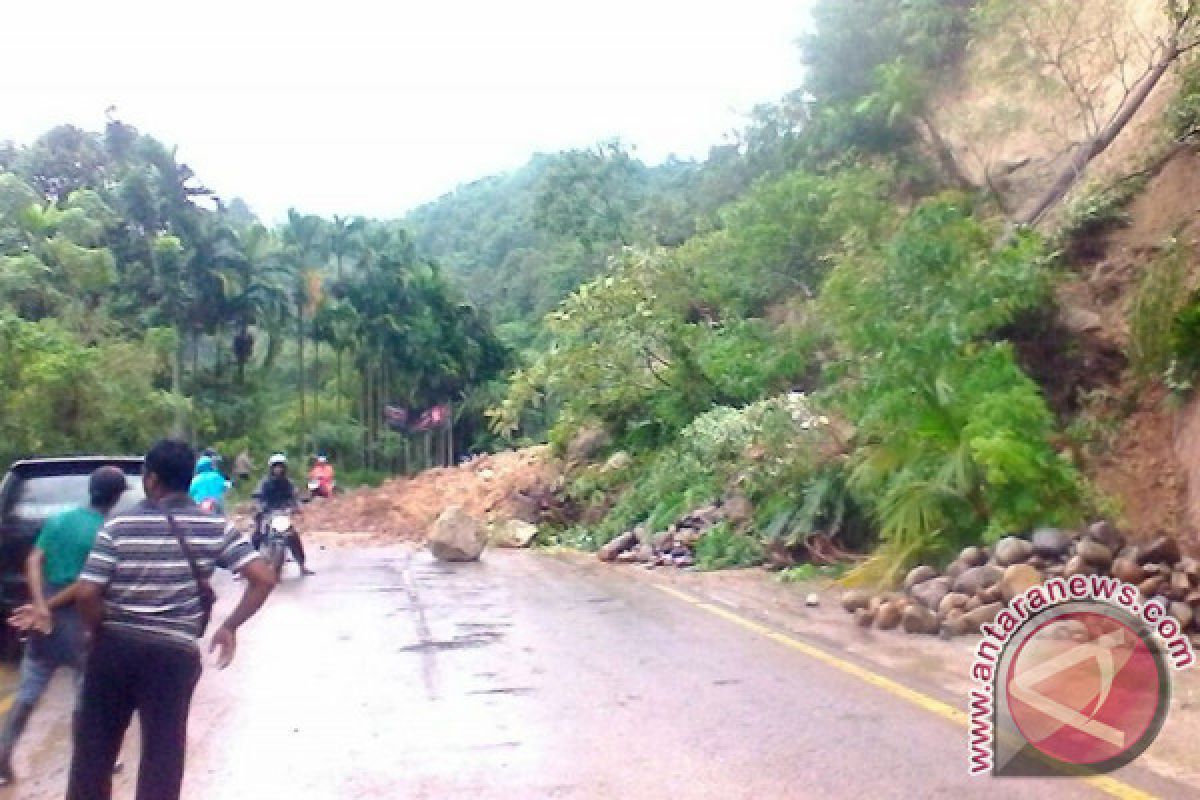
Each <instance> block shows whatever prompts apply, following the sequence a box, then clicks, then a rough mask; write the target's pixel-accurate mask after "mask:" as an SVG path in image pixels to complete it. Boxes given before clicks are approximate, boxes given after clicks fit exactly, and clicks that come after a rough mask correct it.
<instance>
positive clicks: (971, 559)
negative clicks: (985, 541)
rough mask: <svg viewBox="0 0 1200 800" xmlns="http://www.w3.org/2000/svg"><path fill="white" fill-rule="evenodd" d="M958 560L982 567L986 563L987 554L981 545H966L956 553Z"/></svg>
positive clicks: (971, 565)
mask: <svg viewBox="0 0 1200 800" xmlns="http://www.w3.org/2000/svg"><path fill="white" fill-rule="evenodd" d="M958 560H959V561H961V562H962V563H963V564H966V565H967V566H968V567H982V566H983V565H984V564H986V563H987V560H988V554H987V551H986V550H984V549H983V548H982V547H975V546H973V545H972V546H971V547H966V548H963V551H962V552H961V553H959V554H958Z"/></svg>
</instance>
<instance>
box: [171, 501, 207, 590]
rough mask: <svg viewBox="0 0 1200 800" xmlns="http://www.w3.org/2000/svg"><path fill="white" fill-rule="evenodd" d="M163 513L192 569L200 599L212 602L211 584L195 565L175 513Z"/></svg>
mask: <svg viewBox="0 0 1200 800" xmlns="http://www.w3.org/2000/svg"><path fill="white" fill-rule="evenodd" d="M163 515H164V516H165V517H166V518H167V527H168V528H169V529H170V530H171V535H172V536H174V537H175V541H177V542H179V549H180V550H182V551H183V557H184V558H186V559H187V562H188V566H189V567H190V568H191V570H192V580H194V581H195V582H196V588H197V589H199V590H200V600H201V602H203V603H205V604H206V605H211V603H212V586H211V584H209V582H208V580H207V579H206V578H205V577H204V576H203V575H201V574H200V567H199V566H197V565H196V559H195V557H194V556H193V555H192V548H191V545H189V544H188V541H187V537H186V536H184V535H183V532H182V531H181V530H179V524H178V523H177V522H176V521H175V515H174V514H172V513H171V512H169V511H165V510H164V511H163Z"/></svg>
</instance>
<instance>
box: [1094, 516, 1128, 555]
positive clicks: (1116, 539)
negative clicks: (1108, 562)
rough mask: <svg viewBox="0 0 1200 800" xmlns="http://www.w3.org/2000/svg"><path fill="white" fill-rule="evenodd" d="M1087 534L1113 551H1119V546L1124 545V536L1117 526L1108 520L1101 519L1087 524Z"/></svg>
mask: <svg viewBox="0 0 1200 800" xmlns="http://www.w3.org/2000/svg"><path fill="white" fill-rule="evenodd" d="M1087 535H1088V536H1090V537H1091V538H1093V539H1095V540H1096V541H1097V542H1100V544H1102V545H1104V546H1105V547H1107V548H1108V549H1109V550H1111V551H1112V552H1114V553H1118V552H1120V551H1121V548H1122V547H1124V546H1125V537H1124V536H1123V535H1122V534H1121V532H1120V531H1119V530H1117V526H1116V525H1113V524H1112V523H1111V522H1109V521H1108V520H1101V521H1100V522H1094V523H1092V524H1091V525H1089V526H1088V529H1087Z"/></svg>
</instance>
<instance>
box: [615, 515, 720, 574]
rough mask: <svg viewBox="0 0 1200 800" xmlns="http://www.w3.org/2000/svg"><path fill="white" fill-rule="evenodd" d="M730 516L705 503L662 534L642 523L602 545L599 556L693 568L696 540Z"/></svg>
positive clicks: (622, 560)
mask: <svg viewBox="0 0 1200 800" xmlns="http://www.w3.org/2000/svg"><path fill="white" fill-rule="evenodd" d="M726 517H727V512H726V510H725V508H724V507H722V506H717V505H708V506H704V507H703V508H698V509H696V510H695V511H693V512H691V513H690V514H685V515H684V516H682V517H680V518H679V519H678V520H677V521H676V522H675V523H674V524H672V525H671V526H670V527H669V528H667V529H666V530H665V531H661V532H660V533H654V534H651V533H649V532H648V530H647V529H646V526H645V525H639V526H637V527H636V528H634V529H633V530H631V531H626V532H625V533H622V534H621V535H620V536H618V537H616V538H615V539H613V540H612V541H611V542H609V543H608V544H606V545H604V546H603V547H601V548H600V550H599V551H598V552H597V553H596V555H597V557H598V558H599V559H600V560H601V561H616V562H619V563H629V564H644V565H646V566H647V567H692V566H695V564H696V543H697V542H699V541H700V539H701V538H703V536H704V534H705V533H707V532H708V531H709V530H710V529H711V528H712V527H713V526H714V525H716V524H718V523H719V522H721V521H722V520H724V519H726Z"/></svg>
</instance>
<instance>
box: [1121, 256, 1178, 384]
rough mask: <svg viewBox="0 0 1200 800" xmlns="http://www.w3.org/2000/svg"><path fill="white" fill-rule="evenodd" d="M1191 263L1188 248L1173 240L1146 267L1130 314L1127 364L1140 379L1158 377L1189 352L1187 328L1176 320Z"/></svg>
mask: <svg viewBox="0 0 1200 800" xmlns="http://www.w3.org/2000/svg"><path fill="white" fill-rule="evenodd" d="M1190 261H1191V249H1190V248H1189V247H1188V246H1187V245H1186V244H1184V243H1183V242H1181V241H1179V240H1178V239H1172V240H1171V241H1170V242H1168V243H1167V244H1166V246H1165V247H1164V248H1163V251H1162V253H1160V254H1159V255H1158V256H1157V257H1156V258H1154V259H1152V260H1151V261H1150V263H1148V264H1147V265H1146V269H1145V272H1144V273H1143V275H1142V280H1141V282H1140V284H1139V285H1138V289H1137V293H1136V294H1135V295H1134V297H1133V306H1132V308H1131V309H1130V312H1129V329H1130V330H1129V333H1130V337H1129V339H1130V341H1129V362H1130V365H1131V366H1132V367H1133V370H1134V372H1135V373H1136V374H1137V375H1138V377H1139V378H1142V379H1147V378H1158V377H1161V376H1162V375H1163V374H1164V373H1165V372H1166V370H1167V369H1168V368H1169V367H1170V366H1171V363H1172V361H1173V360H1177V359H1178V355H1184V354H1186V353H1187V352H1188V351H1187V347H1188V344H1187V334H1186V327H1180V326H1179V324H1178V323H1177V320H1179V319H1180V317H1179V314H1180V312H1181V311H1182V310H1183V305H1184V303H1185V302H1186V294H1185V290H1184V286H1185V281H1186V279H1187V270H1188V266H1189V264H1190ZM1173 323H1174V324H1173ZM1184 325H1185V326H1186V322H1184ZM1177 348H1178V349H1177ZM1181 366H1182V363H1181Z"/></svg>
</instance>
